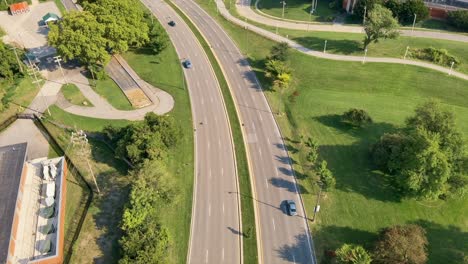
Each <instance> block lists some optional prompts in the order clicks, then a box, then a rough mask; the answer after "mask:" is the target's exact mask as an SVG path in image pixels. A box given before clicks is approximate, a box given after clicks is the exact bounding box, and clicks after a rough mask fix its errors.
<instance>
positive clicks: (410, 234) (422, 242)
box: [335, 225, 428, 264]
mask: <svg viewBox="0 0 468 264" xmlns="http://www.w3.org/2000/svg"><path fill="white" fill-rule="evenodd" d="M427 245H428V241H427V238H426V231H425V230H424V229H423V228H422V227H420V226H418V225H406V226H393V227H390V228H385V229H383V230H382V231H381V232H380V234H379V239H378V240H377V242H376V243H375V245H374V248H373V250H372V251H371V252H368V251H367V250H366V249H364V247H362V246H360V245H352V244H343V245H342V246H341V247H340V248H339V249H337V250H336V251H335V255H336V260H337V262H338V263H343V264H370V263H371V262H372V263H377V264H380V263H381V264H402V263H404V264H410V263H411V264H424V263H426V261H427Z"/></svg>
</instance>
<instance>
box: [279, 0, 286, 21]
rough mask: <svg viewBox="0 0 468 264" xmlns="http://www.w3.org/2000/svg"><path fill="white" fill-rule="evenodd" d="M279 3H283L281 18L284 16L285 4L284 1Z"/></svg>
mask: <svg viewBox="0 0 468 264" xmlns="http://www.w3.org/2000/svg"><path fill="white" fill-rule="evenodd" d="M280 3H282V4H283V13H282V14H281V18H284V7H285V6H286V1H281V2H280Z"/></svg>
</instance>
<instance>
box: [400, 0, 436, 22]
mask: <svg viewBox="0 0 468 264" xmlns="http://www.w3.org/2000/svg"><path fill="white" fill-rule="evenodd" d="M414 14H416V22H419V21H421V20H424V19H426V18H428V17H429V8H427V7H426V5H424V2H423V1H422V0H407V1H404V2H402V3H401V4H400V8H399V12H398V18H399V21H400V23H402V24H412V23H413V21H414Z"/></svg>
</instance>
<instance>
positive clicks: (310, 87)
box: [199, 1, 468, 263]
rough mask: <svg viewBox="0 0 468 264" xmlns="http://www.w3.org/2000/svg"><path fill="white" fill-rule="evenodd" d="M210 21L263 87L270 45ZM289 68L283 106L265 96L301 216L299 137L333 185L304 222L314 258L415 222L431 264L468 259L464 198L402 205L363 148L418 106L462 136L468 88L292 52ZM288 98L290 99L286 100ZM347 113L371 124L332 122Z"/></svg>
mask: <svg viewBox="0 0 468 264" xmlns="http://www.w3.org/2000/svg"><path fill="white" fill-rule="evenodd" d="M199 2H200V3H201V4H202V6H203V7H204V8H205V9H207V10H208V11H209V12H210V13H211V14H212V15H213V14H215V13H216V11H215V10H214V9H213V8H212V7H213V5H210V4H209V2H208V1H199ZM218 20H219V21H220V22H221V23H222V25H223V26H224V28H225V29H226V31H227V32H228V33H229V34H230V36H231V37H232V38H233V39H234V40H235V41H236V42H237V44H238V46H239V47H240V49H241V50H242V51H243V52H244V53H245V54H247V56H248V58H249V60H250V61H251V64H252V66H253V68H254V70H255V71H256V72H257V76H258V77H259V79H260V81H261V82H262V84H263V86H264V88H266V89H268V82H267V81H266V80H265V79H264V75H263V59H264V58H265V56H266V55H267V54H268V51H269V49H270V48H271V46H272V45H273V44H274V43H273V42H272V41H269V40H267V39H265V38H262V37H260V36H258V35H256V34H253V33H250V32H249V31H246V30H244V29H241V28H238V27H236V26H233V25H231V24H229V23H227V22H226V21H225V20H223V19H222V18H220V17H218ZM290 64H291V67H292V68H293V83H292V85H291V87H290V88H289V89H288V90H287V91H285V92H284V96H283V98H279V93H277V92H272V91H266V95H267V97H268V100H269V101H270V103H271V105H272V106H273V107H275V108H276V107H278V106H280V107H281V111H282V112H284V113H286V114H284V115H282V116H280V117H277V120H278V122H279V124H280V127H281V130H282V133H283V135H284V137H285V144H286V145H287V146H288V149H289V152H290V154H291V158H292V159H293V162H294V167H295V170H296V171H297V175H298V177H299V184H300V187H301V190H302V193H303V198H304V201H305V205H306V210H307V212H308V214H309V217H312V213H313V208H314V206H315V204H316V198H317V192H318V188H317V185H316V184H315V182H316V176H315V175H311V173H310V170H309V169H310V168H308V167H307V166H305V165H306V163H305V153H303V149H302V144H301V143H300V139H301V136H302V137H304V138H307V137H313V138H315V139H316V140H317V141H318V142H319V144H320V155H321V157H322V158H323V159H325V160H327V161H328V164H329V168H330V170H331V171H332V172H333V173H334V175H335V177H336V181H337V186H336V190H334V191H332V192H330V193H323V196H322V199H321V202H320V205H321V210H320V212H319V213H318V215H317V219H316V221H315V222H313V223H312V222H310V226H311V228H312V236H313V239H314V244H315V248H316V252H317V255H318V257H319V258H322V257H323V255H324V251H325V250H328V249H331V250H334V249H336V248H337V247H338V246H340V245H341V244H343V243H357V244H362V245H364V246H365V247H366V248H368V249H371V248H372V245H373V243H374V241H375V239H376V238H377V233H378V231H379V230H380V229H381V228H384V227H387V226H390V225H396V224H407V223H418V224H420V225H421V226H423V227H424V228H425V230H426V231H427V237H428V239H429V243H430V244H429V248H428V250H429V263H460V262H462V261H463V260H462V259H463V254H465V255H466V252H468V244H467V243H466V241H467V236H468V219H467V217H466V213H464V212H466V211H467V210H468V199H467V197H466V196H464V197H457V199H449V200H447V201H416V200H407V199H402V198H400V197H398V195H397V194H396V193H395V192H394V191H393V190H392V189H391V187H390V186H389V185H388V184H387V181H386V178H385V177H384V176H383V175H381V174H380V173H379V172H377V171H374V169H373V166H372V164H371V162H370V160H369V148H370V146H371V145H372V144H373V143H374V142H375V141H376V140H377V139H378V138H379V137H380V136H381V135H382V134H383V133H385V132H391V131H394V130H395V129H397V128H398V127H401V126H402V125H403V124H404V120H405V118H407V117H408V116H410V115H412V114H413V110H414V108H415V107H416V106H417V105H418V104H420V103H422V102H425V101H427V100H430V99H435V100H439V101H440V102H442V104H443V105H444V106H445V107H446V108H447V109H450V110H452V111H453V112H455V116H456V119H457V125H458V126H459V128H460V130H461V131H462V132H463V133H464V134H465V136H466V135H468V82H466V81H463V80H460V79H456V78H452V77H448V76H447V75H445V74H442V73H439V72H435V71H430V70H427V69H423V68H419V67H411V66H404V65H396V64H374V63H371V64H369V63H367V64H364V65H363V64H361V63H349V62H337V61H329V60H322V59H316V58H313V57H309V56H306V55H303V54H300V53H298V52H292V53H291V56H290ZM295 91H297V96H291V95H292V94H293V92H295ZM352 107H355V108H362V109H365V110H366V111H367V112H368V113H369V114H370V115H371V117H372V118H373V119H374V124H372V125H370V126H369V127H367V128H364V129H358V130H354V129H349V128H348V127H346V126H343V125H342V124H341V122H340V121H339V115H341V114H342V113H343V112H344V111H346V110H348V109H349V108H352ZM274 110H277V109H274ZM467 138H468V137H467Z"/></svg>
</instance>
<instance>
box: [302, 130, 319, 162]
mask: <svg viewBox="0 0 468 264" xmlns="http://www.w3.org/2000/svg"><path fill="white" fill-rule="evenodd" d="M305 145H306V147H307V148H308V149H309V151H308V152H307V160H308V161H309V162H310V163H312V165H314V164H315V162H316V161H317V159H318V156H319V154H318V147H319V145H318V142H317V141H316V140H314V139H313V138H311V137H309V138H308V139H307V141H306V142H305Z"/></svg>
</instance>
